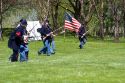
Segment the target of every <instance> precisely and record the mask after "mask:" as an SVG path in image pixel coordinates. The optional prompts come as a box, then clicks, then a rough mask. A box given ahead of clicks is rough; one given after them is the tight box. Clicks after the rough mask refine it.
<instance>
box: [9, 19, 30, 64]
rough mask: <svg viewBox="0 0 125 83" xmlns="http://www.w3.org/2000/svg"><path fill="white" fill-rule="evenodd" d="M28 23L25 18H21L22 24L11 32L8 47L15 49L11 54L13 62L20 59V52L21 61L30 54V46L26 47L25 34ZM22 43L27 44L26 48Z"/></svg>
mask: <svg viewBox="0 0 125 83" xmlns="http://www.w3.org/2000/svg"><path fill="white" fill-rule="evenodd" d="M26 25H27V21H26V20H24V19H21V20H20V24H19V25H18V27H17V28H15V30H14V31H13V32H12V33H11V35H10V37H9V40H8V47H9V48H11V49H12V50H13V54H12V55H11V56H10V58H9V59H10V60H11V62H16V61H18V53H19V52H20V61H23V60H26V55H24V53H23V52H24V51H25V53H27V55H28V48H27V47H26V43H24V39H23V35H24V34H25V33H26ZM21 45H25V49H24V48H23V49H22V48H21Z"/></svg>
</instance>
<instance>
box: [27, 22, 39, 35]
mask: <svg viewBox="0 0 125 83" xmlns="http://www.w3.org/2000/svg"><path fill="white" fill-rule="evenodd" d="M36 25H37V24H36ZM36 25H34V26H33V28H32V29H30V30H29V31H28V33H29V34H30V33H31V31H32V30H33V29H34V28H35V26H36Z"/></svg>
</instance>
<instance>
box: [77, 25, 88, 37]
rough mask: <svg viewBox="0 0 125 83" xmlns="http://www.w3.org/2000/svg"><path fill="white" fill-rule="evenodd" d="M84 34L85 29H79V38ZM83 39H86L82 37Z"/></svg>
mask: <svg viewBox="0 0 125 83" xmlns="http://www.w3.org/2000/svg"><path fill="white" fill-rule="evenodd" d="M84 33H85V28H84V27H80V28H79V31H78V35H79V37H81V36H82V35H83V34H84ZM83 38H86V36H84V37H83Z"/></svg>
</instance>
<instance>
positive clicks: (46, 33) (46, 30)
mask: <svg viewBox="0 0 125 83" xmlns="http://www.w3.org/2000/svg"><path fill="white" fill-rule="evenodd" d="M48 23H49V21H48V20H46V21H45V22H44V24H43V25H42V28H41V30H40V31H39V32H40V33H41V36H42V39H43V42H44V47H43V48H41V49H40V50H39V51H38V54H41V53H44V52H46V53H47V55H48V56H50V55H51V53H52V50H51V48H50V45H51V42H52V36H51V35H52V30H51V28H50V27H49V26H48Z"/></svg>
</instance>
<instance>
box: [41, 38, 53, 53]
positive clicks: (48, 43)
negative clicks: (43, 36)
mask: <svg viewBox="0 0 125 83" xmlns="http://www.w3.org/2000/svg"><path fill="white" fill-rule="evenodd" d="M44 43H45V44H44V47H43V48H41V49H40V51H39V52H40V53H45V51H46V53H47V55H51V48H50V43H51V42H50V41H49V40H45V42H44Z"/></svg>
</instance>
